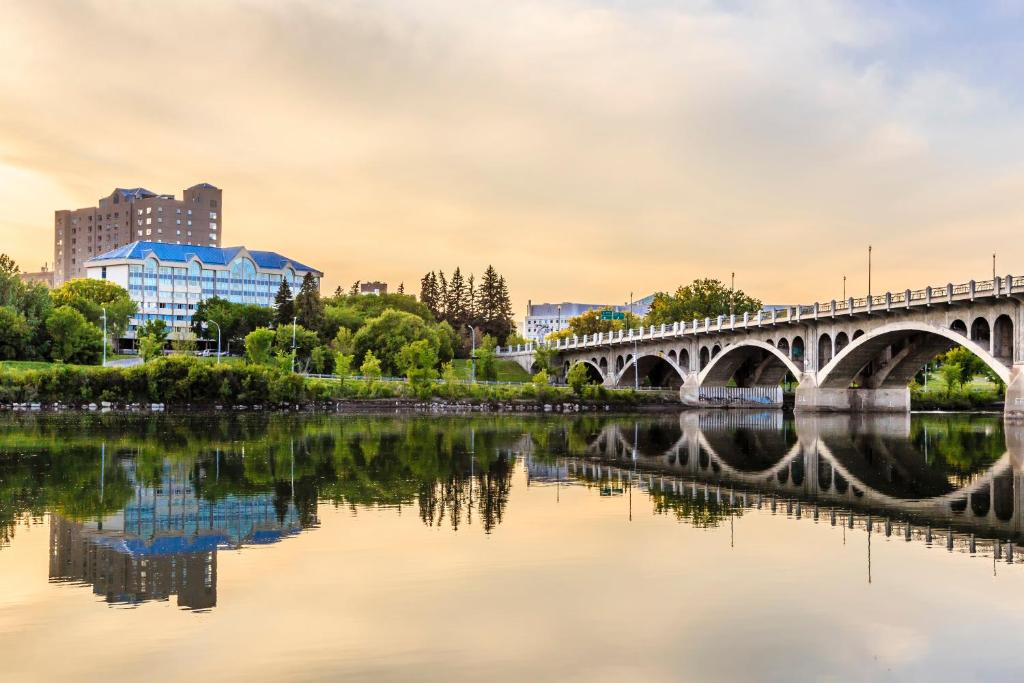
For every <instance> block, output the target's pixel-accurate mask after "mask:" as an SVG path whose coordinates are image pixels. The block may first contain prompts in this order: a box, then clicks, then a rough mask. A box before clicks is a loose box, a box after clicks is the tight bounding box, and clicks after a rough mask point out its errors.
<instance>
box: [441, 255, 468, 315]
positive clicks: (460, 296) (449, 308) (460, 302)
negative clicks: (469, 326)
mask: <svg viewBox="0 0 1024 683" xmlns="http://www.w3.org/2000/svg"><path fill="white" fill-rule="evenodd" d="M444 308H445V320H447V321H448V323H449V324H450V325H451V326H452V327H454V328H455V329H456V330H461V329H462V328H463V327H464V326H465V324H466V322H467V315H466V309H467V306H466V284H465V282H464V281H463V279H462V270H461V269H459V268H458V267H456V268H455V272H454V273H452V281H451V282H450V283H449V284H448V292H447V295H446V296H445V302H444Z"/></svg>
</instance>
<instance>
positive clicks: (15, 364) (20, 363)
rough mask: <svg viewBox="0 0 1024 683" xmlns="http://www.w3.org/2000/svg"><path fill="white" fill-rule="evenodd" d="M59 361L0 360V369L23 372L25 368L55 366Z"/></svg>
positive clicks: (81, 366) (82, 366)
mask: <svg viewBox="0 0 1024 683" xmlns="http://www.w3.org/2000/svg"><path fill="white" fill-rule="evenodd" d="M58 365H61V363H53V362H50V361H48V360H3V361H0V370H13V371H14V372H24V371H26V370H49V369H51V368H54V367H57V366H58ZM67 367H70V368H84V367H88V366H85V365H71V364H68V365H67Z"/></svg>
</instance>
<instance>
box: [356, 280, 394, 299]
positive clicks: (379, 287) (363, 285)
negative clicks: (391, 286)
mask: <svg viewBox="0 0 1024 683" xmlns="http://www.w3.org/2000/svg"><path fill="white" fill-rule="evenodd" d="M359 293H360V294H372V295H374V296H380V295H381V294H387V293H388V283H386V282H360V283H359Z"/></svg>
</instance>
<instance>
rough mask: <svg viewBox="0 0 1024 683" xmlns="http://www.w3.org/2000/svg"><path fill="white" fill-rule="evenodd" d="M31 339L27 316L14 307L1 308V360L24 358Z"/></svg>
mask: <svg viewBox="0 0 1024 683" xmlns="http://www.w3.org/2000/svg"><path fill="white" fill-rule="evenodd" d="M31 338H32V330H31V328H29V325H28V321H27V320H25V316H23V315H22V314H21V313H19V312H18V311H16V310H14V308H13V307H12V306H0V360H15V359H18V358H24V357H25V356H26V347H27V345H28V343H29V340H31Z"/></svg>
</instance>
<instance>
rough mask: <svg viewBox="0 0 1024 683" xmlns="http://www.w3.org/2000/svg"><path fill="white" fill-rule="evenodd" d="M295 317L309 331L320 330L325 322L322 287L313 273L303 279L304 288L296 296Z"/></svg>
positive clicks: (307, 274)
mask: <svg viewBox="0 0 1024 683" xmlns="http://www.w3.org/2000/svg"><path fill="white" fill-rule="evenodd" d="M295 317H296V318H298V323H299V324H300V325H302V326H303V327H305V328H306V329H307V330H317V331H319V330H320V326H321V325H323V322H324V303H323V301H321V300H320V287H319V286H318V285H317V282H316V278H314V277H313V274H312V273H306V275H305V277H303V278H302V286H301V287H300V288H299V293H298V294H296V295H295Z"/></svg>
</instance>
